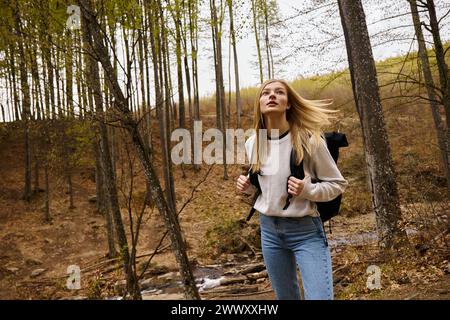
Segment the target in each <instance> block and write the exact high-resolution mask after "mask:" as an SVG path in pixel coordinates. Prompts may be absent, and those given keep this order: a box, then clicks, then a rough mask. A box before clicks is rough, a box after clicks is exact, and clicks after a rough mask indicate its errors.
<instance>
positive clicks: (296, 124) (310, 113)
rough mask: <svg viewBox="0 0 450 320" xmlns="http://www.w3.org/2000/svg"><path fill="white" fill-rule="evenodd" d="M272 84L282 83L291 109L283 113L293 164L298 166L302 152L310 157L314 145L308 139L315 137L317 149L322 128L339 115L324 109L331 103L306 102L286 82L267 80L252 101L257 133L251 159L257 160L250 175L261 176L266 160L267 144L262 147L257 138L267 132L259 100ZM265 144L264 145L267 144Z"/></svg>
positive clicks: (306, 100)
mask: <svg viewBox="0 0 450 320" xmlns="http://www.w3.org/2000/svg"><path fill="white" fill-rule="evenodd" d="M273 82H279V83H282V84H283V85H284V86H285V87H286V90H287V94H288V105H290V108H289V109H288V110H286V120H287V121H288V122H289V127H290V133H291V138H292V144H293V148H294V150H295V158H296V164H300V162H301V161H302V160H303V157H304V150H306V152H307V153H308V154H309V155H311V154H312V150H313V145H311V143H310V138H311V137H314V139H313V144H314V145H315V146H318V145H319V143H320V139H321V136H322V134H323V133H322V128H323V127H324V126H327V125H329V124H331V122H330V120H329V119H330V118H334V116H333V115H332V114H334V113H336V112H339V111H338V110H330V109H325V107H328V106H330V105H331V104H332V103H333V100H331V99H325V100H308V99H305V98H303V97H302V96H300V94H298V93H297V92H296V91H295V90H294V88H292V87H291V86H290V85H289V84H288V83H287V81H286V80H282V79H270V80H267V81H265V82H264V83H263V84H261V86H260V88H259V90H258V93H257V95H256V98H255V105H254V108H255V118H254V122H253V127H254V129H255V132H256V148H253V155H252V157H255V156H256V161H255V162H254V163H253V164H252V168H251V171H252V172H260V170H261V166H262V163H263V162H264V161H265V159H266V156H267V143H262V140H263V139H261V137H260V129H267V128H266V127H265V124H264V119H263V115H262V113H261V108H260V103H259V99H260V97H261V93H262V91H263V90H264V88H265V87H266V86H267V85H268V84H270V83H273ZM265 141H266V142H267V140H265ZM254 159H255V158H254Z"/></svg>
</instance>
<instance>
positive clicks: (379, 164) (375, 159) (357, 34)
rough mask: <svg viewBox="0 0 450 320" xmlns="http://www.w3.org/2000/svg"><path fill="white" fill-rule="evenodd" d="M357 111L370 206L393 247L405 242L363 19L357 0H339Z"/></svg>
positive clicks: (382, 236) (382, 237)
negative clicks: (370, 197) (369, 193)
mask: <svg viewBox="0 0 450 320" xmlns="http://www.w3.org/2000/svg"><path fill="white" fill-rule="evenodd" d="M338 4H339V12H340V16H341V22H342V27H343V30H344V36H345V42H346V47H347V56H348V62H349V67H350V74H351V79H352V87H353V93H354V96H355V104H356V109H357V111H358V114H359V118H360V123H361V128H362V133H363V142H364V152H365V157H366V163H367V168H368V178H369V187H370V191H371V194H372V205H373V208H374V211H375V215H376V222H377V228H378V235H379V241H380V246H381V247H385V248H392V247H396V246H397V245H398V244H400V243H401V242H402V240H405V239H406V232H405V231H404V230H402V228H401V225H400V223H401V211H400V203H399V196H398V190H397V183H396V174H395V170H394V165H393V163H392V157H391V150H390V146H389V140H388V136H387V132H386V127H385V122H384V117H383V111H382V107H381V99H380V95H379V91H378V90H379V89H378V80H377V73H376V69H375V62H374V60H373V55H372V47H371V44H370V39H369V33H368V31H367V25H366V18H365V14H364V10H363V7H362V4H361V1H360V0H338Z"/></svg>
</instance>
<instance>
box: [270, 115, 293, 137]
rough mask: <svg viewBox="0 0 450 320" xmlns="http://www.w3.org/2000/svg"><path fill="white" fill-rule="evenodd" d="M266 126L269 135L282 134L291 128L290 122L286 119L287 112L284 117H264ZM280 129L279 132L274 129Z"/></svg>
mask: <svg viewBox="0 0 450 320" xmlns="http://www.w3.org/2000/svg"><path fill="white" fill-rule="evenodd" d="M264 122H265V127H266V129H267V135H268V136H269V137H271V138H276V137H278V136H281V135H282V134H283V133H285V132H286V131H288V130H289V122H288V121H287V120H286V116H285V114H283V116H282V117H269V116H265V117H264ZM275 129H278V134H275V133H273V134H272V130H275Z"/></svg>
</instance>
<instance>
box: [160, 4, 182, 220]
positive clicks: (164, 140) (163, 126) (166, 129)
mask: <svg viewBox="0 0 450 320" xmlns="http://www.w3.org/2000/svg"><path fill="white" fill-rule="evenodd" d="M157 2H158V6H159V17H160V19H161V20H160V21H161V36H162V39H161V46H160V48H161V55H162V67H163V70H164V71H163V73H164V82H163V83H164V88H165V90H164V92H165V103H164V105H163V106H164V109H163V111H162V112H161V120H160V135H161V145H162V146H163V148H162V151H163V168H164V182H165V185H164V186H165V191H166V199H167V203H168V204H169V206H170V207H171V209H172V210H173V212H176V211H177V210H176V197H175V186H174V179H173V173H172V162H171V161H170V150H169V149H170V132H171V128H170V122H171V121H170V119H171V117H170V109H171V108H170V101H171V87H172V81H171V80H170V70H169V64H170V61H169V55H168V53H169V47H168V41H167V31H166V27H165V20H164V13H163V10H162V6H161V3H160V1H159V0H158V1H157Z"/></svg>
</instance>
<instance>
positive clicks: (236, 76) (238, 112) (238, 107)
mask: <svg viewBox="0 0 450 320" xmlns="http://www.w3.org/2000/svg"><path fill="white" fill-rule="evenodd" d="M228 8H229V11H230V34H231V44H232V45H233V62H234V81H235V88H236V89H235V90H236V94H235V96H236V127H237V128H240V127H241V115H242V105H241V89H240V85H239V64H238V54H237V43H236V32H235V30H234V18H233V0H228Z"/></svg>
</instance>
